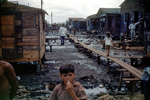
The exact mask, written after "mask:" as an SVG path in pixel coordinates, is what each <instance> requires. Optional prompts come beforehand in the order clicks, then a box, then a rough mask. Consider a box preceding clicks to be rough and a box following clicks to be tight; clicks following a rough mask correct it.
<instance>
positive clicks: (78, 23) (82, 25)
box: [68, 18, 86, 30]
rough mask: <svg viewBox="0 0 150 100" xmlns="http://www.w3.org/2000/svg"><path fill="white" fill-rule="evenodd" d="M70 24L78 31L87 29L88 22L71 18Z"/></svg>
mask: <svg viewBox="0 0 150 100" xmlns="http://www.w3.org/2000/svg"><path fill="white" fill-rule="evenodd" d="M68 24H69V25H71V26H72V27H73V29H76V30H84V29H86V20H85V19H83V18H69V23H68ZM69 25H68V27H69Z"/></svg>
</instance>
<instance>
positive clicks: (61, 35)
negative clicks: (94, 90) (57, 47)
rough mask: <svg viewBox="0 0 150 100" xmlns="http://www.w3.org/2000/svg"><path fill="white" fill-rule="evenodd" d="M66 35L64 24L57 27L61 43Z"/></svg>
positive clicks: (62, 43)
mask: <svg viewBox="0 0 150 100" xmlns="http://www.w3.org/2000/svg"><path fill="white" fill-rule="evenodd" d="M66 35H67V29H66V28H65V25H64V24H62V26H61V27H60V29H59V36H60V39H61V45H64V43H65V36H66Z"/></svg>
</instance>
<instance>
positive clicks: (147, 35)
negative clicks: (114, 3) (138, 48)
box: [120, 0, 150, 55]
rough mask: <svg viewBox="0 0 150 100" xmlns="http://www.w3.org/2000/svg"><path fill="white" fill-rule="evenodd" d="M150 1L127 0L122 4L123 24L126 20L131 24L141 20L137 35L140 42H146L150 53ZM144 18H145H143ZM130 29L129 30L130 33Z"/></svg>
mask: <svg viewBox="0 0 150 100" xmlns="http://www.w3.org/2000/svg"><path fill="white" fill-rule="evenodd" d="M149 5H150V1H149V0H125V1H124V2H123V3H122V4H121V5H120V7H121V16H122V21H121V25H122V26H123V21H124V20H126V22H127V25H128V26H129V25H130V23H131V22H132V21H134V22H137V21H140V24H139V25H138V26H137V27H136V35H137V37H138V41H137V42H140V43H144V44H145V51H146V52H147V53H148V54H149V55H150V6H149ZM141 18H143V20H141ZM129 32H130V31H129V30H128V33H129Z"/></svg>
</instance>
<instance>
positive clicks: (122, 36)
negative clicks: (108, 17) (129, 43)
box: [121, 20, 127, 42]
mask: <svg viewBox="0 0 150 100" xmlns="http://www.w3.org/2000/svg"><path fill="white" fill-rule="evenodd" d="M123 29H124V30H123V31H124V32H123V34H122V35H121V42H123V41H124V37H125V36H126V35H127V23H126V20H124V25H123Z"/></svg>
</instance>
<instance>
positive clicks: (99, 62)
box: [98, 55, 100, 65]
mask: <svg viewBox="0 0 150 100" xmlns="http://www.w3.org/2000/svg"><path fill="white" fill-rule="evenodd" d="M98 64H99V65H100V56H99V55H98Z"/></svg>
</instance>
